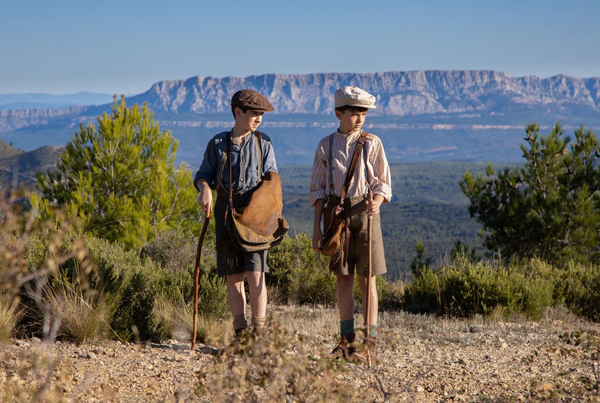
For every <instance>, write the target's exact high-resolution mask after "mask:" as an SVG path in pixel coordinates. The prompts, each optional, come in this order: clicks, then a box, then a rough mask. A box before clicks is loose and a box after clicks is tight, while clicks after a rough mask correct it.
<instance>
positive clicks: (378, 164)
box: [308, 130, 392, 205]
mask: <svg viewBox="0 0 600 403" xmlns="http://www.w3.org/2000/svg"><path fill="white" fill-rule="evenodd" d="M361 133H362V130H357V131H355V132H352V133H349V134H342V133H340V132H339V131H336V132H335V133H333V162H332V167H333V175H332V176H333V193H334V194H335V195H337V196H341V194H342V189H343V187H344V180H345V179H346V172H347V171H348V169H350V163H351V161H352V155H353V154H354V149H355V148H356V144H358V141H357V140H358V137H359V136H360V134H361ZM329 141H330V136H327V137H325V138H324V139H323V140H321V141H320V142H319V145H318V146H317V150H316V151H315V160H314V162H313V169H312V177H311V180H310V194H309V195H308V201H309V202H310V204H312V205H314V204H315V202H316V201H317V200H318V199H327V196H328V195H329V194H330V193H331V190H330V186H329V165H328V159H329ZM364 148H365V149H364V150H363V153H364V152H365V151H366V152H367V156H368V163H367V168H368V177H369V184H370V185H371V189H372V190H373V194H374V195H377V194H379V195H382V196H383V197H384V199H385V201H386V202H389V201H390V200H391V199H392V178H391V175H390V166H389V164H388V162H387V158H386V157H385V151H384V150H383V145H382V144H381V140H380V139H379V137H377V136H375V135H373V134H369V135H368V136H367V139H366V141H365V145H364ZM365 191H366V180H365V161H364V155H362V153H361V156H360V158H359V159H358V162H357V164H356V170H355V171H354V177H353V178H352V180H351V181H350V185H349V187H348V194H347V196H346V197H357V196H362V195H364V194H365Z"/></svg>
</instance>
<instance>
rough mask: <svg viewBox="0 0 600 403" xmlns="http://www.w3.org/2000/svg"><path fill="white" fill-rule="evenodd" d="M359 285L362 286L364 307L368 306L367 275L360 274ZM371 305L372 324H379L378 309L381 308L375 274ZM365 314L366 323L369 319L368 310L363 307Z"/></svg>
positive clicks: (372, 279)
mask: <svg viewBox="0 0 600 403" xmlns="http://www.w3.org/2000/svg"><path fill="white" fill-rule="evenodd" d="M358 285H359V286H360V293H361V295H362V303H363V308H365V307H366V306H367V277H366V276H358ZM369 303H370V304H371V306H370V307H369V310H370V311H371V325H376V324H377V311H378V310H379V300H378V299H377V285H376V284H375V276H373V277H371V300H370V301H369ZM363 316H364V318H365V323H366V320H367V312H366V310H364V309H363Z"/></svg>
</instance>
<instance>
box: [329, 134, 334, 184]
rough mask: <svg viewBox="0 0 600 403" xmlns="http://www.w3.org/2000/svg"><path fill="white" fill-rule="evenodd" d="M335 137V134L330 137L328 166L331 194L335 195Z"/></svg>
mask: <svg viewBox="0 0 600 403" xmlns="http://www.w3.org/2000/svg"><path fill="white" fill-rule="evenodd" d="M334 135H335V133H333V134H332V135H331V136H329V159H328V160H327V166H328V168H329V170H328V172H329V194H330V195H331V194H333V164H332V161H333V136H334Z"/></svg>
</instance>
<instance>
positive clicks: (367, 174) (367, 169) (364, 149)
mask: <svg viewBox="0 0 600 403" xmlns="http://www.w3.org/2000/svg"><path fill="white" fill-rule="evenodd" d="M363 133H364V134H365V146H364V147H363V157H364V158H363V159H364V163H365V180H366V181H367V186H370V183H371V181H370V180H369V166H368V165H367V162H369V156H368V155H367V147H366V140H367V138H368V137H369V133H367V132H363Z"/></svg>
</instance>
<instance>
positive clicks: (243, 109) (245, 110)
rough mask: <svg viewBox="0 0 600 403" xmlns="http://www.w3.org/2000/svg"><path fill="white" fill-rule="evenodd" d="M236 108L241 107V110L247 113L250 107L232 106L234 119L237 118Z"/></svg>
mask: <svg viewBox="0 0 600 403" xmlns="http://www.w3.org/2000/svg"><path fill="white" fill-rule="evenodd" d="M235 108H240V110H241V111H242V113H246V112H248V109H249V108H242V107H240V106H232V107H231V113H232V114H233V119H234V120H235Z"/></svg>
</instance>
